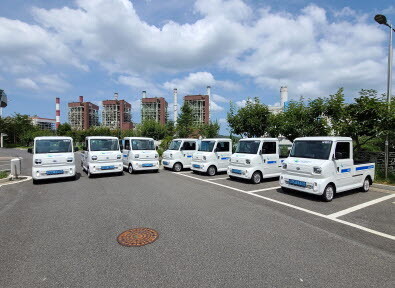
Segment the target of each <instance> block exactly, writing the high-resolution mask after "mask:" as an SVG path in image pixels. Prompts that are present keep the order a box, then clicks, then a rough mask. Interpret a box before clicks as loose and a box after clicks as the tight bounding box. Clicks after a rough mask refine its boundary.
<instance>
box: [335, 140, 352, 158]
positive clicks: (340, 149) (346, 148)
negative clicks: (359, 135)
mask: <svg viewBox="0 0 395 288" xmlns="http://www.w3.org/2000/svg"><path fill="white" fill-rule="evenodd" d="M335 155H336V158H337V159H350V142H338V143H337V144H336V151H335Z"/></svg>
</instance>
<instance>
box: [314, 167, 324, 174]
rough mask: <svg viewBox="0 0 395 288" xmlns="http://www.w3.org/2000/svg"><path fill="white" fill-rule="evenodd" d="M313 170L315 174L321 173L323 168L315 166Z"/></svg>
mask: <svg viewBox="0 0 395 288" xmlns="http://www.w3.org/2000/svg"><path fill="white" fill-rule="evenodd" d="M313 172H314V174H321V173H322V169H321V167H314V168H313Z"/></svg>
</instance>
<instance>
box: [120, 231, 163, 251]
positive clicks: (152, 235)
mask: <svg viewBox="0 0 395 288" xmlns="http://www.w3.org/2000/svg"><path fill="white" fill-rule="evenodd" d="M158 237H159V233H158V232H156V231H155V230H153V229H150V228H134V229H130V230H126V231H125V232H122V233H121V234H119V236H118V237H117V241H118V243H119V244H121V245H122V246H127V247H130V246H144V245H147V244H150V243H152V242H154V241H155V240H156V239H158Z"/></svg>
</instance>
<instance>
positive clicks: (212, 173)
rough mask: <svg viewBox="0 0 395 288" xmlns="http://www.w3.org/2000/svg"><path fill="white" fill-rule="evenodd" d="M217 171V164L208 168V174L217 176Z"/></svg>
mask: <svg viewBox="0 0 395 288" xmlns="http://www.w3.org/2000/svg"><path fill="white" fill-rule="evenodd" d="M216 173H217V168H215V166H210V167H208V169H207V174H208V176H215V174H216Z"/></svg>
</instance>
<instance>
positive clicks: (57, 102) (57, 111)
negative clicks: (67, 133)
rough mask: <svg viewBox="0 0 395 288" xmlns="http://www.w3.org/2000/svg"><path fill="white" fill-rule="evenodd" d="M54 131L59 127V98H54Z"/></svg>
mask: <svg viewBox="0 0 395 288" xmlns="http://www.w3.org/2000/svg"><path fill="white" fill-rule="evenodd" d="M55 109H56V129H58V127H59V125H60V98H58V97H56V105H55Z"/></svg>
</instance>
